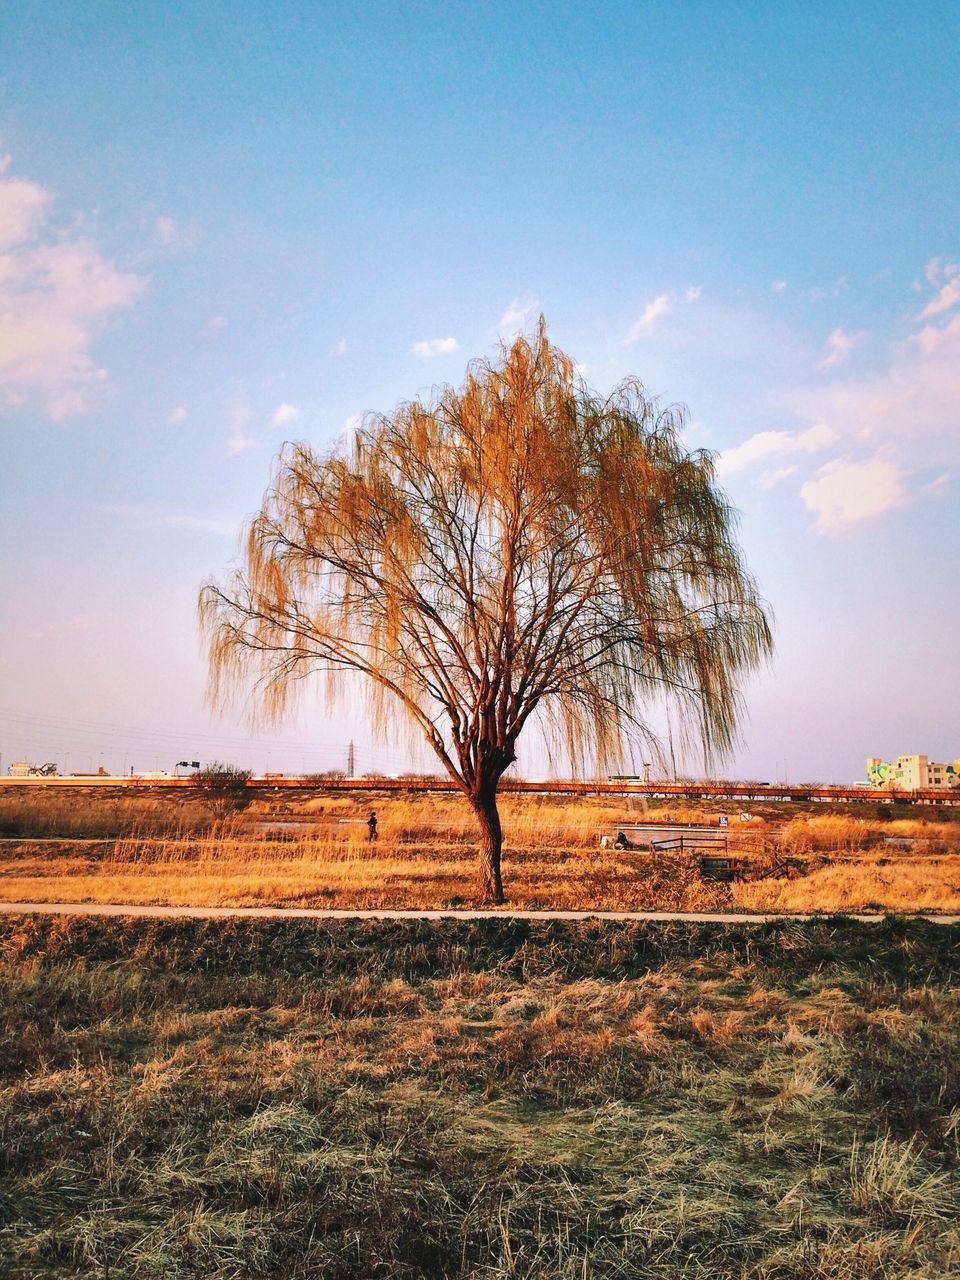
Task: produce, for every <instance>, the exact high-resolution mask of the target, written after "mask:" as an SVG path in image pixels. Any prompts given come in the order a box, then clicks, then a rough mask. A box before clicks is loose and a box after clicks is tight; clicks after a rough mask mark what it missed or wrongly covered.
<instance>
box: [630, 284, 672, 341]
mask: <svg viewBox="0 0 960 1280" xmlns="http://www.w3.org/2000/svg"><path fill="white" fill-rule="evenodd" d="M671 305H672V304H671V301H670V295H669V294H668V293H661V294H658V295H657V297H655V298H654V299H652V301H650V302H648V303H647V305H646V306H645V307H644V309H643V314H642V315H641V316H640V318H639V319H638V320H636V321H634V323H633V324H632V325H631V326H630V328H629V330H628V331H627V336H626V337H625V338H624V342H625V343H629V342H638V341H639V340H640V339H641V338H642V337H643V336H644V334H647V333H649V332H650V330H651V329H652V328H653V326H654V325H655V324H656V323H657V321H658V320H659V319H661V317H662V316H665V315H666V314H667V313H668V312H669V311H670V308H671Z"/></svg>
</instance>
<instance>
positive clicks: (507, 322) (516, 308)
mask: <svg viewBox="0 0 960 1280" xmlns="http://www.w3.org/2000/svg"><path fill="white" fill-rule="evenodd" d="M539 305H540V302H539V300H538V299H537V298H535V297H533V295H532V294H528V295H527V297H525V298H514V299H513V301H512V302H510V303H509V304H508V306H507V309H506V310H505V311H504V313H503V315H502V316H501V317H500V323H499V325H498V326H497V331H498V333H502V334H506V335H507V336H508V337H511V338H512V337H514V335H515V334H517V333H519V332H520V331H521V330H522V329H523V328H524V326H525V325H526V323H527V321H528V320H529V319H530V317H531V316H532V315H533V313H534V311H536V309H537V308H538V307H539Z"/></svg>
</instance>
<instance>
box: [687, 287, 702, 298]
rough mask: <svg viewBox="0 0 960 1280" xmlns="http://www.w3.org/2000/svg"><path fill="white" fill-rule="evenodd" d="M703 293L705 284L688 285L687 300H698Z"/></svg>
mask: <svg viewBox="0 0 960 1280" xmlns="http://www.w3.org/2000/svg"><path fill="white" fill-rule="evenodd" d="M701 293H703V285H702V284H692V285H690V286H689V287H688V289H687V301H688V302H696V301H697V299H698V298H699V297H700V295H701Z"/></svg>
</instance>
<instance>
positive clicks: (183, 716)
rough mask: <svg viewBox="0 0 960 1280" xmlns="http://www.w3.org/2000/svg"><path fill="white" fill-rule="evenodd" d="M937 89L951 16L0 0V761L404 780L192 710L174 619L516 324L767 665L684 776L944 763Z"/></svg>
mask: <svg viewBox="0 0 960 1280" xmlns="http://www.w3.org/2000/svg"><path fill="white" fill-rule="evenodd" d="M958 83H960V9H958V7H957V5H956V4H955V3H954V4H951V3H949V2H948V0H943V2H942V3H941V2H939V0H928V3H925V4H923V5H917V6H909V7H908V6H904V5H902V4H896V5H895V4H892V3H883V2H882V0H881V2H880V3H870V4H867V3H841V4H829V5H828V4H827V3H823V2H821V0H813V2H811V3H807V4H804V5H799V4H794V5H786V6H773V5H760V4H756V3H752V4H751V3H745V2H744V0H739V2H737V0H731V2H730V3H726V4H722V5H718V4H714V3H706V2H703V3H690V4H687V5H684V6H676V5H673V4H667V3H653V4H631V5H626V4H624V5H618V4H612V3H601V4H599V5H593V6H576V5H568V4H562V3H556V4H542V3H540V4H527V5H522V6H517V5H508V4H505V3H490V4H486V5H483V6H479V5H474V6H467V5H459V4H440V3H410V4H404V5H399V4H370V5H365V6H355V5H347V4H336V3H322V4H319V3H318V4H312V5H308V4H303V3H300V4H291V3H270V4H263V3H244V4H236V3H230V4H227V3H203V2H197V3H192V4H189V5H177V6H174V5H169V6H140V5H129V4H120V3H96V2H93V3H88V4H84V5H75V4H71V3H66V2H62V3H61V2H58V0H46V2H44V3H31V2H24V0H21V2H18V0H8V3H7V4H6V5H5V6H4V7H3V9H2V11H0V431H2V439H3V465H2V474H0V500H2V510H0V535H2V539H3V547H4V555H3V558H2V567H0V593H2V595H0V598H2V600H3V606H4V607H3V615H4V617H3V644H2V649H0V679H2V689H0V769H2V771H3V772H6V769H7V766H8V765H9V763H10V762H12V761H13V760H19V759H29V760H37V761H40V760H55V761H57V763H58V764H59V765H60V767H61V769H64V770H69V771H71V772H72V771H74V770H87V769H96V768H97V767H98V765H99V764H101V763H102V764H103V765H104V766H105V767H107V768H108V769H110V770H111V771H120V770H123V771H127V770H128V769H129V768H130V767H132V766H133V767H137V768H149V769H153V768H161V769H164V768H170V767H171V766H172V765H173V764H174V763H175V762H176V761H177V760H178V759H181V758H186V759H201V760H205V761H206V760H210V759H214V758H218V759H229V760H231V761H234V762H236V763H238V764H241V765H245V766H248V767H252V768H254V769H257V770H262V769H271V770H278V771H279V770H285V771H287V772H294V771H308V772H312V771H319V770H321V769H326V768H331V767H344V766H345V764H346V752H347V744H348V742H349V741H350V740H351V739H352V740H354V741H355V743H356V744H357V748H356V754H357V765H358V768H379V769H382V770H384V771H386V772H395V771H398V770H401V769H404V768H407V767H424V766H425V767H433V766H432V764H431V762H430V759H429V756H427V755H425V754H421V755H420V756H419V757H417V756H414V755H411V753H410V752H409V751H408V749H407V748H406V747H405V746H404V744H403V742H402V741H398V742H395V743H393V744H387V745H377V744H375V743H373V742H371V740H370V735H369V732H368V729H367V726H366V721H365V719H364V717H363V715H362V714H361V713H360V711H359V710H357V709H351V708H345V709H342V710H340V711H339V712H338V713H334V714H331V713H330V712H329V711H328V710H327V709H326V708H325V707H324V705H323V704H322V702H320V701H319V700H318V699H317V698H314V697H312V696H310V695H308V696H307V697H305V699H304V701H303V703H302V705H301V707H300V709H299V711H298V713H297V715H296V716H295V717H293V718H291V720H290V721H289V722H288V723H286V724H285V725H283V726H277V727H272V728H270V729H268V730H265V731H261V732H259V733H257V734H253V733H252V732H251V730H250V729H249V727H248V722H247V720H246V719H245V716H244V714H243V712H242V709H241V708H238V709H235V710H233V711H230V712H229V713H227V714H226V715H224V716H220V715H218V714H213V713H212V712H211V710H210V708H209V707H208V706H207V703H206V701H205V683H206V666H205V659H204V656H203V652H202V649H201V643H200V638H199V634H198V629H197V623H196V598H197V591H198V588H199V586H200V584H201V582H202V581H203V580H204V579H206V578H208V577H209V576H211V575H217V574H222V572H223V571H224V570H225V568H226V567H227V566H229V565H230V564H231V563H232V562H233V560H234V559H235V557H236V555H237V548H238V537H239V534H240V531H241V529H242V527H243V525H244V522H245V521H246V520H248V519H249V518H250V516H251V515H252V514H254V512H255V511H256V510H257V508H258V506H259V503H260V499H261V497H262V494H263V491H264V489H265V488H266V486H267V483H268V481H269V478H270V474H271V468H272V465H273V460H274V458H275V457H276V454H277V452H278V450H279V448H280V447H281V445H282V443H283V442H284V441H285V440H290V439H306V440H309V441H310V442H312V443H313V444H314V445H316V446H317V447H319V448H321V449H325V448H328V447H331V446H332V445H333V444H334V443H335V442H336V441H337V439H338V438H339V437H341V436H342V434H343V432H344V431H345V430H347V429H349V426H350V424H351V422H353V421H356V419H357V415H360V414H362V413H364V412H367V411H389V410H390V409H391V408H392V407H393V406H394V405H395V404H396V403H397V402H398V401H400V400H406V399H411V398H413V397H415V396H417V395H423V394H428V393H429V391H430V389H431V387H434V386H436V385H439V384H442V383H459V382H460V381H461V380H462V377H463V374H464V369H465V366H466V364H467V362H468V361H469V360H470V359H472V358H474V357H491V356H493V355H495V353H496V351H497V348H498V343H499V342H500V341H501V340H508V339H509V338H510V336H511V335H512V334H513V333H515V332H516V331H517V330H518V329H522V328H524V327H529V326H532V325H533V324H534V323H535V322H536V318H537V316H538V315H539V314H540V313H543V314H544V315H545V316H546V319H547V322H548V325H549V329H550V336H551V338H552V340H553V341H554V342H555V343H556V344H557V345H558V346H560V347H561V348H563V349H564V350H565V351H567V352H568V353H569V354H570V355H571V356H572V357H573V358H574V359H575V360H576V361H577V362H578V363H579V365H580V367H581V370H582V372H583V376H584V377H585V379H586V381H587V382H588V383H590V384H591V385H592V386H594V387H596V388H597V389H598V390H601V391H605V390H607V389H609V388H610V387H611V386H613V385H614V384H615V383H616V382H617V381H619V380H620V379H621V378H623V377H625V376H627V375H636V376H638V377H639V378H640V379H641V380H642V381H643V383H644V385H645V387H646V388H647V390H648V392H649V393H650V394H652V395H655V396H658V397H660V398H662V399H663V400H664V401H667V402H682V403H684V404H685V405H686V406H687V408H688V427H687V432H686V439H687V442H688V444H689V447H690V448H707V449H710V450H713V451H715V452H716V453H717V454H718V464H717V465H718V474H719V477H720V482H721V483H722V485H723V486H724V488H725V489H726V490H727V492H728V493H729V495H730V497H731V499H732V501H733V502H734V504H735V505H736V507H737V508H738V509H739V511H740V513H741V525H740V537H741V541H742V544H743V547H744V549H745V553H746V558H747V561H748V563H749V565H750V567H751V569H752V570H753V572H754V573H755V575H756V576H757V578H758V580H759V583H760V588H761V591H762V594H763V596H764V598H765V599H766V600H767V601H769V603H770V606H771V608H772V611H773V614H774V617H775V622H776V643H777V648H776V653H775V656H774V658H773V660H772V662H771V664H770V665H769V667H768V668H767V669H765V670H764V671H763V672H762V673H760V674H759V675H758V676H757V677H756V678H754V679H752V680H750V681H748V682H747V684H746V685H745V688H744V695H745V704H746V710H747V714H746V716H745V719H744V723H743V727H742V734H741V738H742V741H741V744H740V745H739V747H738V748H737V750H736V751H735V753H734V754H733V755H732V757H731V758H730V759H729V760H728V761H727V762H725V763H724V764H723V765H722V766H720V767H719V768H718V770H717V771H718V772H719V773H721V774H724V775H727V776H731V777H732V776H739V777H754V778H761V779H768V780H774V779H777V780H779V779H784V780H791V781H798V782H799V781H809V780H834V781H847V780H852V779H856V778H863V777H864V776H865V768H864V761H865V758H866V757H867V756H881V757H883V758H890V757H891V756H896V755H898V754H901V753H912V752H922V753H925V754H927V755H929V756H930V757H931V758H932V759H937V760H944V759H950V760H952V759H953V758H954V757H956V756H958V755H960V714H958V713H960V694H958V692H957V690H958V686H960V681H958V680H957V678H956V676H955V675H954V674H953V669H954V667H955V664H954V663H953V661H952V659H951V658H950V653H951V652H952V648H951V645H952V643H953V641H952V639H951V637H955V636H956V634H957V629H958V621H960V618H958V612H960V610H958V603H957V602H958V592H957V589H956V580H957V556H958V548H960V539H958V527H960V519H958V516H960V502H958V487H960V476H958V460H960V450H958V441H960V105H958V95H957V91H956V86H957V84H958ZM521 763H522V765H523V766H524V769H525V771H526V772H527V774H528V776H541V775H542V773H543V772H544V771H545V770H546V769H547V765H546V764H545V762H544V760H543V758H542V757H541V756H540V754H539V752H537V751H536V750H530V749H529V748H528V750H527V752H526V753H525V755H523V756H522V758H521ZM684 767H685V768H686V769H687V770H688V771H691V772H697V769H698V767H697V765H696V763H695V761H694V760H693V759H691V760H689V761H687V762H686V764H685V766H684Z"/></svg>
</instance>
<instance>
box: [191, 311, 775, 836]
mask: <svg viewBox="0 0 960 1280" xmlns="http://www.w3.org/2000/svg"><path fill="white" fill-rule="evenodd" d="M681 426H682V411H680V410H674V409H664V408H661V407H660V406H659V405H657V404H656V402H654V401H651V400H650V399H648V398H647V397H646V396H645V395H644V393H643V390H642V387H640V385H639V384H638V383H637V382H635V381H627V382H625V383H623V384H621V385H620V386H619V387H617V388H616V389H615V390H614V391H613V392H612V393H611V394H610V395H609V396H606V397H599V396H596V395H594V394H592V393H591V392H590V391H589V390H588V389H587V388H586V387H585V386H584V385H583V384H582V383H581V382H579V381H578V380H577V379H576V378H575V377H574V373H573V366H572V363H571V361H570V360H569V359H568V358H567V357H566V356H564V355H563V354H562V353H561V352H559V351H557V350H556V349H555V348H554V347H552V346H551V344H550V343H549V341H548V340H547V337H546V333H545V330H544V328H543V326H542V324H541V328H540V330H539V332H538V334H537V335H536V337H535V339H533V340H532V341H528V340H526V339H523V338H520V339H517V341H516V342H515V343H514V344H513V345H512V347H511V348H510V350H509V351H507V350H504V351H503V352H502V356H501V359H500V360H499V361H498V362H495V363H478V364H476V365H474V366H473V367H472V368H471V369H470V370H469V371H468V375H467V378H466V381H465V382H464V384H463V386H462V387H461V388H460V389H459V390H454V389H452V388H445V389H444V390H443V391H442V392H441V393H440V394H439V395H438V396H437V397H436V398H435V399H434V400H433V401H432V402H430V403H426V404H425V403H420V402H414V403H411V404H404V405H400V406H399V407H398V409H397V410H396V411H395V413H394V414H393V415H391V416H383V417H375V418H370V419H368V420H367V421H366V422H365V423H364V425H363V426H362V428H361V429H360V430H359V431H358V432H357V433H356V436H355V438H354V440H353V441H352V443H351V446H350V448H349V449H341V450H333V451H331V452H330V453H328V454H326V455H318V454H316V453H315V452H314V451H313V450H311V449H310V448H309V447H307V446H306V445H295V446H293V447H292V448H290V449H289V450H288V451H287V452H286V453H284V454H283V455H282V456H281V458H280V459H279V461H278V464H277V468H276V473H275V476H274V481H273V485H272V487H271V489H270V490H269V491H268V492H267V494H266V496H265V499H264V504H263V508H262V510H261V512H260V514H259V515H258V516H257V517H256V519H255V520H254V521H253V523H252V524H251V527H250V531H249V536H248V539H247V547H246V564H245V567H244V569H243V570H242V571H241V572H240V574H239V575H238V576H237V577H236V578H235V579H234V581H233V582H232V583H230V584H229V585H228V586H226V587H223V588H221V587H219V586H218V585H217V584H216V583H209V584H207V586H206V587H205V588H204V591H203V593H202V596H201V617H202V620H203V623H204V626H205V628H206V630H207V634H208V637H209V642H210V656H211V672H212V677H213V687H214V691H215V696H218V697H219V696H221V695H222V694H223V692H224V691H225V690H226V689H227V688H228V687H229V686H230V685H231V682H233V683H236V682H244V681H246V680H247V679H249V678H251V677H252V678H253V679H254V680H255V681H257V687H259V688H260V689H261V690H262V692H263V697H264V703H265V707H266V710H267V712H268V713H272V714H274V715H279V714H281V713H282V712H283V710H284V708H285V707H286V705H287V702H288V700H289V698H290V697H291V696H293V695H294V693H295V692H296V691H297V690H298V689H299V688H300V687H301V686H302V683H303V679H302V677H303V676H304V675H305V674H311V675H312V674H322V675H324V676H325V677H326V679H327V681H328V686H329V688H330V690H331V691H332V693H333V694H334V696H336V695H337V692H338V690H339V689H342V688H343V687H344V686H343V685H342V679H343V677H344V676H351V677H352V676H359V677H361V678H362V679H363V680H364V681H365V688H366V689H367V692H368V694H369V705H370V709H371V712H372V715H373V719H374V722H375V723H376V724H377V725H379V726H380V727H385V726H386V724H387V722H388V721H389V720H391V719H392V718H393V716H394V714H395V712H396V711H398V710H399V711H400V712H402V714H404V715H406V716H407V717H409V719H410V720H411V721H412V723H413V724H415V725H416V726H417V727H418V729H419V730H420V732H422V733H423V735H424V737H425V739H426V740H427V741H428V742H429V743H430V745H431V747H432V749H433V750H434V751H435V752H436V753H437V755H438V757H439V758H440V759H441V761H442V762H443V765H444V768H445V769H446V770H447V771H448V773H449V774H450V776H451V777H453V778H455V779H456V781H457V782H458V784H459V785H460V786H461V787H462V788H463V789H464V791H465V792H466V793H467V794H468V795H470V796H471V797H473V799H474V800H476V798H477V797H478V796H480V795H481V794H483V795H487V794H490V793H491V792H490V788H491V787H492V788H493V792H492V794H494V795H495V790H496V784H497V782H498V781H499V779H500V777H501V776H502V774H503V772H504V770H505V769H506V768H507V767H508V766H509V764H510V763H512V761H513V760H514V759H515V756H516V745H517V741H518V738H519V736H520V734H521V732H522V731H523V730H524V728H525V726H526V725H527V724H528V723H529V722H530V720H531V719H532V718H535V717H537V715H538V712H540V711H543V712H544V713H545V714H547V715H548V717H550V718H552V723H554V724H555V726H557V728H558V730H559V731H560V732H561V734H562V735H563V737H564V739H565V740H566V742H567V743H568V744H569V747H570V750H571V751H572V752H573V753H574V754H575V755H578V756H584V755H586V754H588V753H589V754H592V756H593V757H594V759H596V760H598V761H606V762H610V763H614V762H616V761H617V759H618V757H619V753H620V751H621V750H622V748H623V740H624V734H625V732H626V731H627V730H628V729H629V728H630V727H631V726H634V727H636V726H639V727H640V728H641V730H642V731H646V728H647V727H646V723H645V721H644V718H643V716H642V714H641V713H642V708H643V707H644V705H646V704H647V703H648V702H649V700H651V699H657V698H659V697H661V696H664V695H667V696H670V697H672V698H673V699H674V700H675V701H677V702H679V704H680V707H681V710H682V712H683V713H684V714H686V715H687V716H688V717H689V718H690V720H691V723H694V724H695V725H696V727H697V730H698V733H699V735H700V737H701V738H702V740H703V742H704V744H705V746H706V747H707V748H708V749H712V748H717V749H723V748H724V747H726V746H727V745H728V744H729V743H730V741H731V739H732V736H733V734H734V732H735V730H736V724H737V718H738V710H739V703H738V688H739V684H740V680H741V677H742V676H743V674H744V673H745V672H747V671H749V670H751V669H752V668H754V667H755V666H757V664H758V663H760V662H761V661H762V660H763V658H764V657H765V656H766V654H767V653H768V652H769V650H770V645H771V639H770V629H769V624H768V621H767V618H766V615H765V612H764V609H763V606H762V604H761V602H760V600H759V598H758V596H757V592H756V587H755V585H754V583H753V581H752V579H751V578H750V576H749V574H748V572H747V570H746V568H745V566H744V564H743V562H742V558H741V555H740V552H739V549H738V547H737V545H736V542H735V538H734V531H735V529H734V526H735V520H734V516H733V513H732V512H731V510H730V508H729V506H728V504H727V502H726V499H725V498H724V496H723V494H722V493H720V492H719V491H718V490H717V488H716V487H715V484H714V477H713V467H712V460H711V458H710V457H709V455H707V454H705V453H702V452H695V453H687V452H686V451H685V450H684V449H683V447H682V445H681V442H680V428H681ZM485 821H487V823H488V826H489V828H490V829H491V830H493V829H495V828H496V823H494V822H493V820H492V818H490V817H489V815H488V818H487V819H486V820H485Z"/></svg>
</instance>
